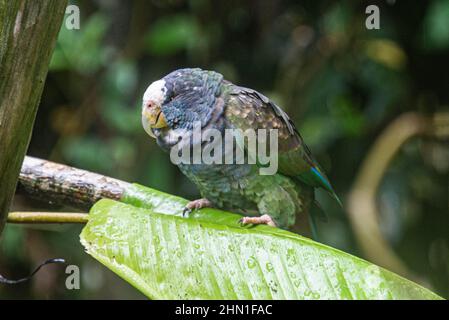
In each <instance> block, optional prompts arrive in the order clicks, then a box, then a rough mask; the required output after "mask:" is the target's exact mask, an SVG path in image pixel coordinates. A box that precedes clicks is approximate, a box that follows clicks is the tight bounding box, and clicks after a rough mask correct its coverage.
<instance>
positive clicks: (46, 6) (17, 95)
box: [0, 0, 66, 234]
mask: <svg viewBox="0 0 449 320" xmlns="http://www.w3.org/2000/svg"><path fill="white" fill-rule="evenodd" d="M65 7H66V1H59V0H41V1H24V0H21V1H19V0H17V1H8V0H0V190H1V193H0V234H1V232H2V229H3V226H4V223H5V221H6V217H7V213H8V211H9V207H10V204H11V200H12V197H13V195H14V191H15V188H16V184H17V176H18V174H19V170H20V164H21V163H22V160H23V157H24V155H25V152H26V149H27V147H28V144H29V141H30V137H31V130H32V128H33V123H34V118H35V116H36V112H37V106H38V104H39V100H40V97H41V94H42V90H43V88H44V82H45V77H46V75H47V71H48V64H49V63H50V58H51V54H52V52H53V47H54V45H55V43H56V38H57V35H58V32H59V29H60V27H61V22H62V18H63V17H64V11H65Z"/></svg>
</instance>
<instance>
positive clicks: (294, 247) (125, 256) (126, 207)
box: [81, 186, 440, 299]
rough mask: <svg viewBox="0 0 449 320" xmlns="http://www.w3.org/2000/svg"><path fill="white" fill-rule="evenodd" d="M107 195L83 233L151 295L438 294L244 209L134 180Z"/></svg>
mask: <svg viewBox="0 0 449 320" xmlns="http://www.w3.org/2000/svg"><path fill="white" fill-rule="evenodd" d="M122 201H123V202H126V203H123V202H116V201H112V200H101V201H99V202H97V203H96V204H95V205H94V206H93V207H92V209H91V212H90V216H89V222H88V223H87V225H86V226H85V228H84V229H83V231H82V233H81V242H82V243H83V245H84V246H85V248H86V251H87V252H88V253H89V254H90V255H92V256H93V257H95V258H96V259H97V260H99V261H100V262H101V263H103V264H104V265H105V266H107V267H108V268H110V269H111V270H113V271H114V272H116V273H117V274H118V275H120V276H121V277H122V278H123V279H125V280H126V281H128V282H129V283H131V284H132V285H134V286H135V287H136V288H137V289H139V290H140V291H142V292H143V293H144V294H145V295H147V296H148V297H149V298H152V299H439V298H440V297H439V296H437V295H435V294H434V293H432V292H430V291H429V290H427V289H425V288H423V287H421V286H419V285H417V284H415V283H413V282H411V281H408V280H406V279H404V278H402V277H400V276H398V275H396V274H394V273H392V272H389V271H387V270H385V269H382V268H380V267H378V266H375V265H373V264H370V263H368V262H367V261H364V260H362V259H359V258H357V257H354V256H351V255H349V254H346V253H344V252H341V251H339V250H336V249H333V248H330V247H328V246H325V245H323V244H320V243H317V242H314V241H312V240H310V239H307V238H304V237H301V236H299V235H296V234H294V233H290V232H287V231H284V230H280V229H277V228H272V227H268V226H257V227H240V226H239V224H238V222H237V221H238V219H239V217H240V216H239V215H235V214H230V213H225V212H222V211H219V210H213V209H205V210H201V211H199V212H198V213H195V214H194V215H192V216H191V217H189V218H182V217H179V216H177V215H180V214H181V212H182V208H183V207H184V205H185V204H186V200H184V199H181V198H178V197H174V196H170V195H166V194H163V193H161V192H158V191H156V190H152V189H148V188H144V187H140V186H134V187H133V189H132V190H129V192H128V194H127V195H126V196H125V197H124V198H123V199H122Z"/></svg>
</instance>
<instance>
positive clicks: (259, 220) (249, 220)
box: [239, 214, 277, 227]
mask: <svg viewBox="0 0 449 320" xmlns="http://www.w3.org/2000/svg"><path fill="white" fill-rule="evenodd" d="M239 222H240V223H241V224H243V225H245V224H266V225H268V226H270V227H277V225H276V223H275V222H274V220H273V218H271V217H270V216H269V215H268V214H264V215H263V216H260V217H243V218H242V219H240V220H239Z"/></svg>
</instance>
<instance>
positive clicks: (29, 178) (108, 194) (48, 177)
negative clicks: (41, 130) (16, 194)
mask: <svg viewBox="0 0 449 320" xmlns="http://www.w3.org/2000/svg"><path fill="white" fill-rule="evenodd" d="M129 186H130V184H129V183H127V182H124V181H121V180H117V179H114V178H110V177H106V176H103V175H100V174H97V173H92V172H89V171H85V170H81V169H76V168H73V167H70V166H66V165H63V164H59V163H55V162H51V161H47V160H42V159H38V158H33V157H29V156H27V157H25V159H24V161H23V164H22V170H21V171H20V175H19V190H24V191H25V192H26V193H28V194H30V195H31V196H33V197H34V198H38V199H41V200H42V199H43V200H46V201H49V202H51V203H56V204H65V205H67V204H69V205H72V206H74V207H76V208H81V209H89V208H90V207H91V206H92V205H93V204H94V203H95V202H97V201H98V200H100V199H102V198H109V199H114V200H120V199H121V197H122V195H123V194H124V192H125V190H126V189H127V188H129Z"/></svg>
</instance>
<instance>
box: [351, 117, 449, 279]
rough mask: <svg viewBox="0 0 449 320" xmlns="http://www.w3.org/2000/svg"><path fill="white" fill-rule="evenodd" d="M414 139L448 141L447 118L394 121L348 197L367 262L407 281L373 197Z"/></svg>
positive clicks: (361, 169)
mask: <svg viewBox="0 0 449 320" xmlns="http://www.w3.org/2000/svg"><path fill="white" fill-rule="evenodd" d="M417 136H429V137H433V138H447V137H449V114H448V113H439V114H436V115H434V116H433V117H426V116H423V115H421V114H418V113H406V114H403V115H401V116H400V117H398V118H397V119H396V120H395V121H393V122H392V123H391V124H390V125H389V126H388V127H387V128H386V129H385V131H384V132H383V133H382V134H381V135H380V136H379V138H378V139H377V140H376V142H375V143H374V145H373V147H372V148H371V150H370V151H369V153H368V154H367V156H366V158H365V160H364V161H363V163H362V166H361V168H360V170H359V173H358V175H357V176H356V179H355V182H354V185H353V187H352V190H351V192H350V194H349V197H348V200H349V201H348V214H349V220H350V221H351V223H352V227H353V230H354V233H355V236H356V239H357V241H358V243H359V245H360V247H361V249H362V250H363V252H364V253H365V255H366V256H367V257H368V259H370V260H371V261H372V262H374V263H376V264H378V265H380V266H383V267H385V268H387V269H389V270H392V271H395V272H397V273H399V274H401V275H404V276H407V277H409V278H410V277H413V276H411V272H410V271H409V270H408V268H407V267H406V266H405V264H404V263H403V262H402V261H401V259H400V258H399V257H398V256H397V255H396V253H395V252H394V251H393V250H392V249H391V247H390V245H389V244H388V242H387V241H386V240H385V239H384V237H383V235H382V232H381V230H380V226H379V211H378V207H377V203H376V194H377V192H378V189H379V186H380V183H381V182H382V178H383V177H384V175H385V173H386V171H387V169H388V167H389V166H390V163H391V162H392V161H393V159H394V157H395V156H396V154H397V153H398V152H399V150H400V148H401V147H402V146H403V145H404V144H405V143H406V142H407V141H409V140H410V139H411V138H414V137H417Z"/></svg>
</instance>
